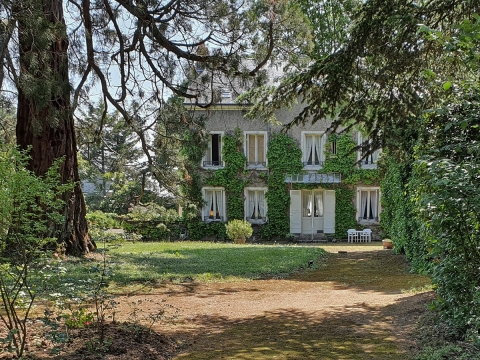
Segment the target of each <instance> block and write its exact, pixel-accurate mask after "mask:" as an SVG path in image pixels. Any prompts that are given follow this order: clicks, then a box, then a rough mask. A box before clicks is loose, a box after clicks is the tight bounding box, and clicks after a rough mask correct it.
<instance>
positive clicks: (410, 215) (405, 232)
mask: <svg viewBox="0 0 480 360" xmlns="http://www.w3.org/2000/svg"><path fill="white" fill-rule="evenodd" d="M382 173H384V176H383V178H382V180H381V182H380V186H381V191H382V195H383V196H382V207H383V209H382V218H381V220H380V224H381V226H382V228H383V229H384V231H385V235H386V237H388V238H390V239H392V240H393V241H394V243H395V250H396V251H403V252H405V254H406V256H407V259H408V260H409V261H411V262H412V265H413V267H414V268H415V269H417V270H424V267H425V266H426V265H428V264H427V263H426V262H425V259H424V254H425V253H426V249H425V241H421V239H420V234H419V229H420V222H419V221H418V218H417V217H416V215H415V209H414V203H413V202H412V201H411V199H410V198H411V194H410V191H409V190H408V187H407V182H408V181H409V179H410V177H411V174H412V171H411V166H408V165H407V164H405V163H401V162H398V161H397V160H396V159H394V158H393V157H392V156H389V155H388V152H387V153H385V154H384V162H383V164H382Z"/></svg>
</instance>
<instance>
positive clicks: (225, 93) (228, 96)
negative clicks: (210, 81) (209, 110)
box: [221, 89, 232, 99]
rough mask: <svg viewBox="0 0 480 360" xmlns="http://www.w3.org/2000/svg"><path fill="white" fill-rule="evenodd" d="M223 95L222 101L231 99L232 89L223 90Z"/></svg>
mask: <svg viewBox="0 0 480 360" xmlns="http://www.w3.org/2000/svg"><path fill="white" fill-rule="evenodd" d="M221 95H222V99H231V97H232V92H231V91H230V89H223V90H222V93H221Z"/></svg>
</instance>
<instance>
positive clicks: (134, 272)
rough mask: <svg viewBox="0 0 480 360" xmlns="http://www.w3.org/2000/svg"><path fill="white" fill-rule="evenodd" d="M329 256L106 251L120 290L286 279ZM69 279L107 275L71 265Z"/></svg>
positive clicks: (254, 249) (161, 247)
mask: <svg viewBox="0 0 480 360" xmlns="http://www.w3.org/2000/svg"><path fill="white" fill-rule="evenodd" d="M325 253H326V252H325V251H324V250H322V249H320V248H317V247H304V246H295V245H282V246H281V245H236V244H226V243H212V242H173V243H169V242H151V243H150V242H149V243H126V244H122V245H120V246H110V247H108V248H107V249H106V254H107V257H106V259H107V261H106V263H107V269H108V273H109V278H108V280H109V281H110V282H111V283H114V284H116V285H120V286H122V285H128V284H131V283H133V282H164V281H175V282H183V281H197V282H208V281H241V280H250V279H260V278H265V277H274V276H281V277H286V276H288V275H289V274H291V273H293V272H295V271H297V270H298V269H300V268H305V267H306V266H307V264H308V261H309V260H316V259H317V258H318V257H320V256H322V255H324V254H325ZM67 266H68V271H67V274H68V278H69V279H68V280H69V281H73V282H76V281H82V280H85V279H88V278H91V277H92V275H94V274H97V275H98V274H99V273H100V272H101V271H102V266H103V262H102V261H93V260H91V259H90V260H83V261H73V262H70V264H69V262H68V261H67Z"/></svg>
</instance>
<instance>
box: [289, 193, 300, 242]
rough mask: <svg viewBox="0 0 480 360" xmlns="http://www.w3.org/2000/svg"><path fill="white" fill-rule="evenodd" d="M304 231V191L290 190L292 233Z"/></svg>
mask: <svg viewBox="0 0 480 360" xmlns="http://www.w3.org/2000/svg"><path fill="white" fill-rule="evenodd" d="M301 232H302V191H301V190H290V233H291V234H300V233H301Z"/></svg>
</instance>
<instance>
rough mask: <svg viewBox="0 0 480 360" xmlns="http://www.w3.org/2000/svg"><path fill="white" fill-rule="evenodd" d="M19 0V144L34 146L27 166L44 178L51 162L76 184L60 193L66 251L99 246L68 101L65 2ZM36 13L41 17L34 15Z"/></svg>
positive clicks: (85, 250) (77, 252) (61, 234)
mask: <svg viewBox="0 0 480 360" xmlns="http://www.w3.org/2000/svg"><path fill="white" fill-rule="evenodd" d="M26 3H27V4H25V3H23V1H19V2H18V3H17V4H18V5H17V6H18V7H19V9H18V10H19V12H17V14H19V15H18V20H19V21H18V24H19V34H20V35H19V47H20V84H19V86H18V110H17V128H16V134H17V144H18V145H19V146H20V148H22V149H27V148H29V147H30V155H31V160H30V163H29V169H30V170H31V171H33V172H34V173H35V174H36V175H39V176H43V175H44V174H45V173H46V172H47V170H48V169H49V168H50V167H51V166H52V165H53V163H54V162H55V161H56V160H57V159H60V158H63V161H62V162H61V164H60V166H59V171H60V175H61V181H62V183H64V184H65V183H69V182H74V183H75V187H74V189H73V190H71V191H67V192H66V193H64V194H63V195H62V198H63V200H64V201H65V205H64V210H63V211H64V215H65V222H64V223H63V224H62V225H61V226H60V228H59V229H58V228H57V229H53V230H55V231H58V232H56V234H58V241H59V243H60V244H63V245H64V246H65V250H66V252H67V253H68V254H72V255H82V254H85V253H88V252H89V251H91V250H94V249H95V248H96V245H95V243H94V242H93V241H92V240H91V239H90V236H89V234H88V228H87V222H86V219H85V214H86V208H85V200H84V198H83V194H82V190H81V188H80V178H79V175H78V163H77V144H76V136H75V129H74V120H73V113H72V109H71V104H70V84H69V75H68V58H67V48H68V40H67V36H66V28H65V21H64V17H63V8H62V5H63V4H62V0H33V1H28V2H26ZM32 12H33V13H34V14H36V15H37V16H36V17H34V16H32Z"/></svg>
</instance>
